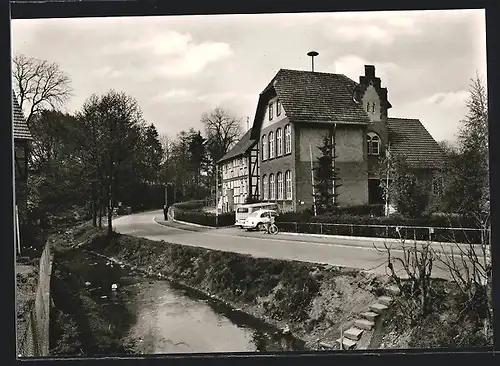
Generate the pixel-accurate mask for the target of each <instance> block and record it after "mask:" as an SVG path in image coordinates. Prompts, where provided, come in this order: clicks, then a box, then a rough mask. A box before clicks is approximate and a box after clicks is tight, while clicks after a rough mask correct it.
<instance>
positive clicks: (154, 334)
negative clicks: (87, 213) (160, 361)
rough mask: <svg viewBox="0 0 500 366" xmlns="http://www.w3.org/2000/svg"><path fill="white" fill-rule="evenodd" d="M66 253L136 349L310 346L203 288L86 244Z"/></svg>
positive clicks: (156, 351) (194, 350)
mask: <svg viewBox="0 0 500 366" xmlns="http://www.w3.org/2000/svg"><path fill="white" fill-rule="evenodd" d="M64 257H65V258H64V262H65V264H66V265H68V266H69V267H70V268H71V269H72V271H73V272H74V273H76V274H77V275H78V276H80V277H81V278H83V279H84V281H85V286H86V289H85V290H84V291H88V293H89V295H90V297H91V298H92V299H93V300H94V301H95V302H97V303H98V304H99V305H100V306H101V308H103V309H104V311H105V313H106V314H107V315H106V316H107V318H108V319H109V321H110V323H111V324H114V325H113V326H117V327H118V328H119V329H120V332H119V334H120V337H121V340H120V342H122V343H123V344H124V345H127V348H128V349H129V350H130V352H131V353H133V354H165V353H212V352H252V351H254V352H278V351H294V350H295V351H298V350H303V349H304V343H303V342H302V341H300V340H297V339H295V338H293V337H291V336H289V335H284V334H283V333H282V332H281V331H280V330H279V329H276V328H275V327H272V326H270V325H268V324H266V323H264V322H262V321H260V320H259V319H256V318H254V317H252V316H249V315H247V314H245V313H242V312H239V311H235V310H234V309H231V308H230V307H228V306H227V305H225V304H223V303H221V302H219V301H216V300H214V299H211V298H209V297H207V296H205V295H204V294H201V293H200V292H198V291H195V290H192V289H187V288H184V287H182V286H180V285H177V284H174V283H171V282H169V281H167V280H162V279H158V278H154V279H152V278H146V277H145V276H144V275H143V274H140V273H138V272H135V271H133V270H131V269H129V268H126V267H125V266H120V265H117V264H114V263H111V262H109V261H107V260H106V259H104V258H101V257H98V256H95V255H93V254H90V253H87V252H84V251H81V250H75V251H72V252H71V254H70V255H67V254H66V255H65V256H64ZM113 287H115V289H113ZM110 326H111V325H110ZM110 353H114V352H110Z"/></svg>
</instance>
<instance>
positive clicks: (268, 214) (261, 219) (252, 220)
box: [242, 209, 277, 230]
mask: <svg viewBox="0 0 500 366" xmlns="http://www.w3.org/2000/svg"><path fill="white" fill-rule="evenodd" d="M276 216H277V212H276V211H275V210H266V209H263V210H257V211H254V212H252V213H251V214H250V215H249V216H248V217H247V218H246V220H245V222H244V223H243V225H242V228H243V229H247V230H257V229H259V228H260V225H262V224H268V223H270V222H271V218H275V217H276Z"/></svg>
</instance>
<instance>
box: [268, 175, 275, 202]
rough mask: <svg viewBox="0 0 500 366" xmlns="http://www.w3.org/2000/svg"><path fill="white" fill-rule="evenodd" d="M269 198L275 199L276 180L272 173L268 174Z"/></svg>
mask: <svg viewBox="0 0 500 366" xmlns="http://www.w3.org/2000/svg"><path fill="white" fill-rule="evenodd" d="M269 199H270V200H271V201H274V200H275V199H276V181H275V180H274V174H273V173H271V174H269Z"/></svg>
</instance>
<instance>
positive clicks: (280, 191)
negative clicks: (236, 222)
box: [278, 172, 284, 200]
mask: <svg viewBox="0 0 500 366" xmlns="http://www.w3.org/2000/svg"><path fill="white" fill-rule="evenodd" d="M283 188H284V187H283V173H282V172H279V173H278V199H279V200H282V199H283V196H284V192H283Z"/></svg>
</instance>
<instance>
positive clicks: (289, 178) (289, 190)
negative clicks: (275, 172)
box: [285, 170, 292, 200]
mask: <svg viewBox="0 0 500 366" xmlns="http://www.w3.org/2000/svg"><path fill="white" fill-rule="evenodd" d="M285 184H286V199H287V200H291V199H292V172H290V171H289V170H287V171H286V173H285Z"/></svg>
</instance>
